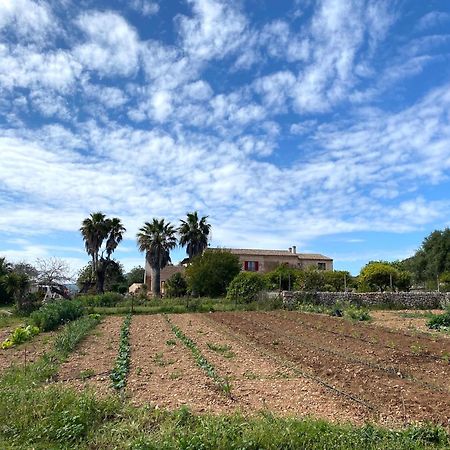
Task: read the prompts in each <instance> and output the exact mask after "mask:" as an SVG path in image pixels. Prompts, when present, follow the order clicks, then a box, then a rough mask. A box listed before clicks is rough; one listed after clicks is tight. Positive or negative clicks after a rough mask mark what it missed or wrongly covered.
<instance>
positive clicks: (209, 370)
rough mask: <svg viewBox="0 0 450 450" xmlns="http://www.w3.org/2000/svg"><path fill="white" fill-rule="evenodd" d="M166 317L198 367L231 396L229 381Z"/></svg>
mask: <svg viewBox="0 0 450 450" xmlns="http://www.w3.org/2000/svg"><path fill="white" fill-rule="evenodd" d="M165 317H166V320H167V323H168V324H169V325H170V327H171V328H172V331H173V333H174V334H175V336H176V337H177V338H178V339H179V340H180V341H181V342H182V343H183V344H184V345H185V346H186V347H187V348H188V349H189V350H191V352H192V355H193V356H194V359H195V362H196V363H197V365H198V366H199V367H200V368H201V369H203V370H204V371H205V372H206V375H208V376H209V377H210V378H211V379H212V380H213V381H214V382H215V383H216V385H217V386H218V387H219V389H220V390H221V391H222V392H223V393H224V394H225V395H227V396H230V395H231V384H230V382H229V380H227V379H226V378H223V377H221V376H220V375H219V374H218V373H217V371H216V369H215V368H214V366H213V365H212V364H211V363H210V362H209V361H208V360H207V359H206V358H205V356H204V355H203V354H202V352H201V351H200V349H199V348H198V347H197V344H196V343H195V342H194V341H193V340H192V339H191V338H189V337H188V336H186V335H185V334H184V333H183V331H181V329H180V328H178V327H177V326H176V325H175V324H173V323H172V322H171V321H170V319H169V318H168V317H167V316H165Z"/></svg>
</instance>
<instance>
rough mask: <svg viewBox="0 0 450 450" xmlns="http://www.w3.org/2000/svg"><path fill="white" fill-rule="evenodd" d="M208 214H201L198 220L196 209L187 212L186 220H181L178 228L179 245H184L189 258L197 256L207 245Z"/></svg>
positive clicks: (209, 229)
mask: <svg viewBox="0 0 450 450" xmlns="http://www.w3.org/2000/svg"><path fill="white" fill-rule="evenodd" d="M207 218H208V216H203V217H202V218H201V219H200V220H199V218H198V214H197V211H194V212H192V213H187V217H186V220H181V221H180V222H181V225H180V227H179V228H178V233H179V234H180V245H181V246H182V247H186V252H187V254H188V256H189V259H191V258H193V257H194V256H197V255H199V254H201V253H202V252H203V250H205V248H206V247H208V237H209V234H210V232H211V225H210V224H209V223H207V222H206V219H207Z"/></svg>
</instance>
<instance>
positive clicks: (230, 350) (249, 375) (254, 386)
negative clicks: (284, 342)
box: [170, 314, 372, 423]
mask: <svg viewBox="0 0 450 450" xmlns="http://www.w3.org/2000/svg"><path fill="white" fill-rule="evenodd" d="M170 319H171V321H172V322H173V323H175V324H176V325H177V326H178V327H179V328H180V329H181V330H182V331H183V332H184V334H186V335H187V336H189V337H190V338H191V339H192V340H194V342H195V343H196V344H197V346H198V348H199V349H200V351H201V352H202V354H203V355H204V356H205V357H206V358H207V360H208V361H209V362H211V363H212V364H213V365H214V367H215V368H216V370H217V371H218V372H219V373H220V375H221V376H222V377H226V378H227V379H228V380H229V381H230V382H231V386H232V398H233V400H234V405H233V406H234V408H235V409H236V410H239V411H241V412H244V413H250V412H255V411H261V410H269V411H272V412H274V413H277V414H281V415H291V416H292V415H295V416H305V415H313V416H315V417H320V418H323V419H327V420H330V421H351V422H353V423H361V422H363V421H365V420H368V419H369V418H371V417H372V415H371V411H370V410H369V409H367V408H366V407H364V406H363V405H361V404H358V403H355V402H354V401H352V400H350V399H348V398H345V397H343V396H341V395H338V394H336V393H335V392H334V391H332V390H329V389H327V388H326V387H324V386H323V385H321V384H319V383H317V382H315V381H314V380H311V379H308V378H305V377H302V376H299V374H298V373H296V372H295V371H293V370H291V369H290V368H289V367H287V366H286V365H282V364H280V363H279V362H278V361H277V360H276V359H275V358H273V357H271V356H270V355H267V354H263V353H262V352H260V351H258V349H257V348H255V347H254V346H253V345H252V343H250V342H249V341H245V340H244V341H243V340H241V339H239V338H238V337H237V336H236V335H231V334H230V333H229V331H230V330H227V329H223V328H220V327H218V326H217V323H216V322H214V321H212V320H209V318H208V315H205V314H189V315H172V316H170Z"/></svg>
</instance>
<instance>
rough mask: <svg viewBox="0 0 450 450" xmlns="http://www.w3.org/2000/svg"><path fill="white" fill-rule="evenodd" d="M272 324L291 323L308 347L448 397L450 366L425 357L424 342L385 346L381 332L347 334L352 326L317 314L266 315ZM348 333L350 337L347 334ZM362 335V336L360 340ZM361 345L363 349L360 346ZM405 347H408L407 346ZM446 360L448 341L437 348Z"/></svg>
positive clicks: (401, 339)
mask: <svg viewBox="0 0 450 450" xmlns="http://www.w3.org/2000/svg"><path fill="white" fill-rule="evenodd" d="M267 315H268V316H270V321H271V322H272V323H274V324H276V323H279V324H280V326H283V324H284V322H285V321H286V320H289V321H290V322H291V323H292V326H293V330H294V331H296V332H298V335H297V336H296V337H295V338H296V339H297V340H302V341H303V342H305V343H306V344H308V345H311V346H312V347H314V346H316V345H322V349H323V351H325V352H331V353H333V354H338V355H339V356H341V357H342V358H343V359H350V360H357V361H359V362H361V363H362V364H365V365H368V366H369V367H375V368H380V369H381V370H385V371H387V372H390V373H391V374H393V375H397V376H399V377H401V378H407V379H413V380H415V381H417V382H418V383H419V384H425V385H427V384H430V385H432V386H434V387H436V388H438V389H443V390H447V391H448V392H449V394H450V364H449V362H448V358H445V357H438V356H435V355H432V354H429V352H428V350H427V346H428V345H429V342H428V338H427V337H426V336H425V339H426V340H425V342H424V341H423V340H421V339H419V338H417V337H416V338H414V341H413V343H411V338H410V337H409V336H405V335H403V334H401V333H398V334H397V335H396V336H395V339H393V338H392V335H391V334H390V335H389V336H390V338H391V340H390V341H389V342H387V343H386V342H385V337H386V333H385V332H384V331H383V330H380V329H375V330H371V336H370V339H368V338H367V336H365V333H364V331H366V330H367V326H366V327H365V328H364V327H363V328H361V331H360V332H356V333H355V331H351V327H354V328H355V329H358V324H352V323H349V322H348V321H346V320H345V319H338V318H333V317H326V316H325V317H320V321H321V323H320V324H319V323H317V322H318V320H317V314H308V313H287V312H281V311H280V312H276V313H270V314H267ZM336 322H344V323H343V325H344V326H346V327H348V329H347V332H341V333H339V332H336V330H335V329H334V327H335V325H336ZM317 332H321V333H322V334H323V341H322V343H320V344H317V342H316V337H317ZM349 333H350V334H349ZM361 334H362V336H361ZM361 344H363V345H361ZM408 345H409V346H408ZM440 350H441V351H443V352H444V351H445V352H446V354H447V355H448V356H449V357H450V341H449V342H447V341H443V342H442V344H441V346H440Z"/></svg>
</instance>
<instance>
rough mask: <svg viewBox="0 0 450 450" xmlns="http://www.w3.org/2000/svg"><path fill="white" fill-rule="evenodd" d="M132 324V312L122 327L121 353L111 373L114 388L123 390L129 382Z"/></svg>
mask: <svg viewBox="0 0 450 450" xmlns="http://www.w3.org/2000/svg"><path fill="white" fill-rule="evenodd" d="M130 325H131V314H128V315H127V316H126V317H125V319H124V321H123V324H122V327H121V329H120V341H119V354H118V355H117V359H116V364H115V366H114V369H113V370H112V372H111V374H110V375H109V377H110V379H111V381H112V385H113V387H114V389H116V390H118V391H121V390H123V389H124V388H125V386H126V384H127V375H128V371H129V370H130V353H131V347H130V340H129V336H130Z"/></svg>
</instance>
